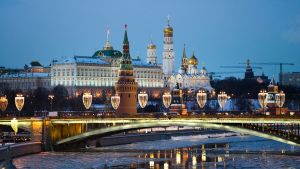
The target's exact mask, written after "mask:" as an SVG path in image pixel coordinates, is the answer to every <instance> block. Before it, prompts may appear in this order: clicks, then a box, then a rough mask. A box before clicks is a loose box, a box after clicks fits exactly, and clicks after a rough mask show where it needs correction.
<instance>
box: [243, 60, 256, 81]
mask: <svg viewBox="0 0 300 169" xmlns="http://www.w3.org/2000/svg"><path fill="white" fill-rule="evenodd" d="M244 79H254V73H253V70H252V67H251V66H250V60H249V59H247V66H246V72H245V77H244Z"/></svg>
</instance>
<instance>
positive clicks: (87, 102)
mask: <svg viewBox="0 0 300 169" xmlns="http://www.w3.org/2000/svg"><path fill="white" fill-rule="evenodd" d="M92 101H93V96H92V94H91V93H89V92H86V93H83V95H82V102H83V105H84V107H85V109H89V108H90V107H91V105H92Z"/></svg>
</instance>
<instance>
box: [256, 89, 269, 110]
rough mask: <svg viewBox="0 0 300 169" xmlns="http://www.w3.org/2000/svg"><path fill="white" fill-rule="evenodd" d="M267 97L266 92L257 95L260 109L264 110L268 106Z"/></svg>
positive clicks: (262, 91)
mask: <svg viewBox="0 0 300 169" xmlns="http://www.w3.org/2000/svg"><path fill="white" fill-rule="evenodd" d="M267 96H268V93H267V92H266V90H261V91H260V92H259V93H258V102H259V104H260V106H261V107H262V108H266V107H267V105H268V102H267V98H268V97H267Z"/></svg>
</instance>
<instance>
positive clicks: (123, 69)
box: [115, 25, 138, 115]
mask: <svg viewBox="0 0 300 169" xmlns="http://www.w3.org/2000/svg"><path fill="white" fill-rule="evenodd" d="M131 62H132V61H131V57H130V52H129V41H128V36H127V26H126V25H125V35H124V41H123V55H122V57H121V60H120V69H119V77H118V81H117V82H116V84H115V90H116V93H117V94H118V95H119V96H120V105H119V108H118V109H117V113H120V114H121V113H122V114H124V113H126V114H129V115H134V114H136V113H137V108H136V101H137V96H136V94H137V88H138V83H137V82H136V81H135V78H134V76H133V67H132V63H131Z"/></svg>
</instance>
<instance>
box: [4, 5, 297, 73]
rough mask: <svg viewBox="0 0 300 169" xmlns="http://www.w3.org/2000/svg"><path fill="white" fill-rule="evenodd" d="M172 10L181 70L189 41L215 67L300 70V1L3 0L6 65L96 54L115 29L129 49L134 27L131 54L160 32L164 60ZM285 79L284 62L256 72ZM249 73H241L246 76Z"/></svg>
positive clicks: (115, 41) (117, 42)
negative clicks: (251, 64) (126, 39)
mask: <svg viewBox="0 0 300 169" xmlns="http://www.w3.org/2000/svg"><path fill="white" fill-rule="evenodd" d="M167 15H170V16H171V25H172V27H173V28H174V49H175V57H176V62H175V63H176V67H177V68H178V66H179V64H180V58H181V56H182V50H183V44H184V43H186V47H187V54H188V55H189V56H190V55H191V54H192V51H193V50H194V51H195V55H196V56H197V57H198V60H199V66H201V64H202V62H205V65H206V67H207V69H208V71H244V69H232V70H231V69H224V68H220V67H219V66H221V65H238V63H240V62H245V60H246V59H247V58H249V59H251V61H255V62H292V63H295V64H296V65H295V66H286V67H284V70H286V71H300V70H299V69H300V67H299V65H300V1H299V0H243V1H239V0H226V1H224V0H209V1H201V0H189V1H184V0H166V1H162V0H151V1H142V0H128V1H125V0H106V1H102V0H51V1H50V0H49V1H46V0H0V57H1V64H0V65H1V66H5V67H12V68H17V67H23V65H24V64H25V63H27V64H28V63H29V62H30V61H32V60H38V61H40V62H41V63H42V64H44V65H49V64H50V62H51V60H52V59H61V58H63V57H69V56H72V55H74V54H76V55H92V54H93V53H94V51H95V50H97V49H100V48H102V47H103V45H104V42H105V36H106V35H105V31H106V29H107V27H109V28H110V32H111V40H110V41H111V43H112V45H113V46H114V48H115V49H119V50H120V49H121V47H122V40H123V32H124V24H125V23H126V24H128V35H129V41H130V45H131V46H130V51H131V55H132V56H133V57H135V56H136V55H138V54H139V55H140V56H141V57H142V58H143V59H145V56H146V46H147V44H148V43H149V42H150V37H151V36H152V37H153V38H152V39H153V42H154V43H155V44H156V45H157V47H158V57H159V61H160V62H161V55H162V45H163V28H164V27H165V25H166V17H167ZM262 71H264V72H265V73H266V74H267V75H269V76H272V75H273V74H274V75H275V76H277V74H278V71H279V67H277V66H265V67H264V69H263V70H256V73H257V74H261V72H262ZM240 76H241V75H240Z"/></svg>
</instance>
